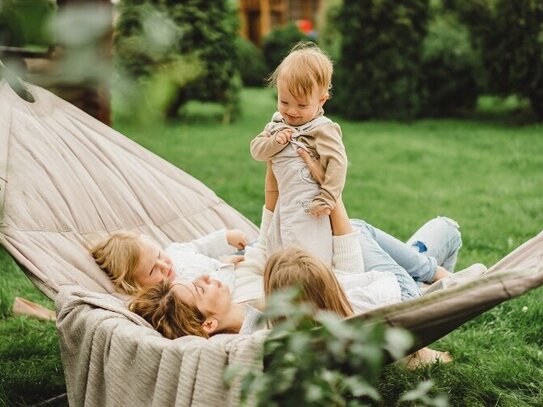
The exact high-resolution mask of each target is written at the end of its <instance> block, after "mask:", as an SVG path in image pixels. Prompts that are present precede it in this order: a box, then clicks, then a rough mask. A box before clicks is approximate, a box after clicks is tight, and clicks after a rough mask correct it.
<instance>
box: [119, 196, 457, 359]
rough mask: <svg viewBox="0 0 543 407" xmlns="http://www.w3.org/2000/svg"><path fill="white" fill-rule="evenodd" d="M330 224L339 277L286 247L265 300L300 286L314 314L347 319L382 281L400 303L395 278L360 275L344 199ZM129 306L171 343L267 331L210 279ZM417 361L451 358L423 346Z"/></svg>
mask: <svg viewBox="0 0 543 407" xmlns="http://www.w3.org/2000/svg"><path fill="white" fill-rule="evenodd" d="M330 220H331V222H332V228H333V231H334V239H333V245H334V251H333V253H334V254H333V261H334V264H335V266H336V270H335V274H334V273H333V272H332V271H331V270H330V269H329V268H328V267H327V266H326V265H324V263H323V262H322V261H321V260H319V259H318V258H316V257H315V256H313V255H311V254H309V253H307V252H305V251H303V250H301V249H295V248H287V249H284V250H281V251H278V252H276V253H274V254H273V255H271V256H270V258H269V260H268V261H267V263H266V266H265V271H264V276H263V279H264V290H265V293H266V296H268V295H270V294H271V293H272V292H274V291H275V290H277V289H280V288H284V287H286V286H291V285H299V286H301V288H302V300H305V301H307V302H309V303H311V304H313V305H314V306H315V309H316V310H317V309H323V310H329V311H332V312H335V313H337V314H338V315H339V316H341V317H349V316H352V315H355V314H356V313H359V312H360V304H361V303H363V302H364V301H366V300H367V298H368V297H369V298H374V295H375V293H374V292H373V290H374V289H375V288H376V287H373V286H372V284H375V281H378V282H379V283H381V282H383V283H384V284H383V286H382V287H377V289H378V290H379V289H383V290H384V292H382V295H383V298H382V301H383V302H384V303H387V302H394V301H396V302H397V301H400V293H399V290H400V288H399V285H398V283H397V281H396V280H395V278H394V276H393V275H392V274H390V273H378V272H374V273H376V274H381V275H384V276H386V279H384V280H380V279H379V278H377V279H375V277H373V278H371V277H370V278H368V277H366V276H367V275H368V274H369V273H367V272H363V271H356V270H357V266H358V265H360V264H361V263H362V252H361V250H360V245H359V242H358V236H357V235H358V234H359V232H357V231H355V230H354V229H353V227H352V225H351V223H350V221H349V219H348V218H347V214H346V211H345V208H344V206H343V203H342V201H341V200H339V201H338V205H337V206H336V207H335V208H334V210H333V211H332V213H331V214H330ZM353 268H354V270H353V271H349V269H353ZM370 273H371V272H370ZM366 278H368V280H367V281H365V280H364V279H366ZM387 290H388V293H390V292H396V298H393V297H391V296H389V294H387ZM367 291H369V293H368V292H367ZM129 307H130V309H131V310H132V311H133V312H135V313H137V314H139V315H140V316H142V317H143V318H144V319H146V320H147V321H148V322H149V323H150V324H151V325H152V326H153V327H154V328H155V329H156V330H158V331H159V332H160V333H161V334H162V335H163V336H165V337H167V338H170V339H175V338H178V337H181V336H185V335H197V336H203V337H206V338H207V337H209V336H211V335H214V334H217V333H240V334H250V333H252V332H254V331H256V330H257V329H260V328H263V326H261V322H260V318H259V316H260V315H261V313H260V312H259V311H257V310H256V309H254V308H252V307H251V306H249V305H247V304H239V303H235V302H233V301H232V299H231V295H230V291H229V290H228V288H227V287H226V286H224V285H222V284H221V283H220V282H219V281H217V280H213V279H211V278H210V277H209V276H202V277H199V278H197V279H196V280H194V281H191V282H187V281H181V282H174V283H168V282H166V281H164V282H161V283H159V284H156V285H154V286H151V287H149V288H147V289H145V290H143V291H141V292H139V293H138V295H137V296H136V297H135V298H134V299H133V300H132V302H131V303H130V306H129ZM419 359H424V360H425V361H434V360H436V359H437V360H441V361H449V360H450V355H448V354H447V353H444V352H438V351H433V350H430V349H427V348H425V349H424V350H422V352H421V356H419Z"/></svg>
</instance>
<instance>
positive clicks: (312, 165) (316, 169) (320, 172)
mask: <svg viewBox="0 0 543 407" xmlns="http://www.w3.org/2000/svg"><path fill="white" fill-rule="evenodd" d="M296 152H297V153H298V155H299V156H300V157H302V159H303V160H304V161H305V163H306V165H307V168H308V169H309V172H310V173H311V175H313V178H315V180H316V181H317V182H318V183H319V184H322V183H323V182H324V174H325V172H324V168H322V166H321V164H320V163H319V161H318V160H316V159H314V158H313V157H311V155H310V154H309V153H308V152H307V151H306V150H304V149H303V148H299V149H297V150H296Z"/></svg>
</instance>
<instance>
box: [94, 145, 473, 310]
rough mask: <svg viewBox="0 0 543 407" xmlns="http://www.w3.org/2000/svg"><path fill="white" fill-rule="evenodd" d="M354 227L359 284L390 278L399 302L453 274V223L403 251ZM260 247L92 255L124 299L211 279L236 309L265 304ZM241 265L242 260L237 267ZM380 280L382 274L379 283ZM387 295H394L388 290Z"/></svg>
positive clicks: (113, 246) (456, 244) (143, 248)
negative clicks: (168, 284)
mask: <svg viewBox="0 0 543 407" xmlns="http://www.w3.org/2000/svg"><path fill="white" fill-rule="evenodd" d="M304 153H305V152H303V150H302V153H301V154H300V155H301V156H302V157H303V158H304V160H305V161H306V163H307V164H308V167H309V169H310V170H311V173H312V174H313V176H314V177H315V178H316V179H317V180H320V179H322V176H323V171H322V169H321V168H319V167H318V165H316V162H315V161H313V160H312V159H311V158H310V157H309V155H307V154H304ZM269 174H271V171H270V172H269ZM266 182H267V185H266V190H267V191H269V190H273V189H274V186H273V185H271V186H270V185H269V183H270V182H273V178H272V177H270V176H267V177H266ZM269 195H270V194H268V193H266V204H265V207H264V210H263V216H262V223H261V236H264V235H265V233H266V230H267V225H268V224H269V220H270V218H271V213H272V211H273V209H274V206H275V201H274V200H273V198H270V197H269ZM352 225H353V227H354V228H355V230H357V231H359V232H360V233H359V235H358V240H359V244H360V245H361V249H362V255H363V259H364V262H363V264H364V266H363V267H362V266H359V267H360V268H358V269H357V271H361V270H364V271H373V272H372V273H369V274H368V275H367V276H366V277H365V278H370V277H371V276H372V275H374V274H375V273H374V272H390V273H392V274H394V276H395V277H396V279H397V282H398V284H399V285H400V292H401V299H402V300H406V299H410V298H415V297H418V296H419V295H420V292H419V289H418V286H417V282H421V281H427V282H433V281H434V280H435V279H436V275H441V276H443V275H446V274H448V273H449V271H451V272H452V271H453V269H454V266H455V263H456V258H457V253H458V250H459V249H460V247H461V245H462V242H461V238H460V232H459V231H458V226H457V225H456V223H455V222H454V221H452V220H449V219H447V218H443V217H438V218H435V219H432V220H430V221H429V222H427V223H426V224H425V225H424V226H423V227H421V228H420V229H419V230H418V231H417V232H416V233H415V234H414V235H413V237H412V238H411V239H409V241H408V243H407V244H406V243H403V242H401V241H399V240H398V239H396V238H394V237H392V236H390V235H388V234H386V233H385V232H382V231H380V230H379V229H377V228H374V227H373V226H371V225H369V224H367V223H365V222H363V221H359V220H353V221H352ZM263 241H264V239H259V241H258V242H257V244H256V245H254V246H248V247H247V248H246V253H245V257H244V258H243V257H240V256H234V257H232V256H230V257H223V256H225V255H226V254H228V253H231V252H232V250H233V248H232V247H231V246H234V247H237V248H240V247H243V246H245V244H246V242H245V238H244V236H243V235H242V234H241V232H239V231H236V230H232V231H225V230H222V231H218V232H215V233H213V234H211V235H209V236H206V237H204V238H201V239H197V240H195V241H193V242H189V243H173V244H172V245H170V246H168V248H166V250H165V251H163V250H161V248H160V247H159V246H158V244H157V243H156V242H153V241H152V240H151V239H150V238H148V237H145V236H143V235H137V234H133V233H127V232H120V233H116V234H113V235H111V236H110V237H109V238H107V239H106V240H104V241H103V242H101V243H99V244H97V245H96V246H95V247H94V248H93V249H91V253H92V255H93V257H94V258H95V260H96V262H97V263H98V265H99V266H100V267H101V268H102V269H103V270H105V271H106V272H107V273H108V275H109V276H110V278H111V279H112V280H113V282H114V284H115V286H116V287H117V288H119V289H121V290H123V291H125V292H126V293H128V294H134V293H135V292H137V291H138V290H139V289H142V288H145V287H146V286H149V285H151V284H153V283H156V282H158V281H161V280H163V279H168V280H170V281H174V280H175V279H176V278H180V279H183V280H192V279H195V278H196V277H198V276H201V275H205V274H209V275H211V277H212V278H213V279H215V280H218V281H220V282H221V283H222V284H224V285H226V286H228V287H230V289H231V290H232V289H233V294H232V299H233V300H234V301H235V302H245V301H249V300H255V299H260V298H262V297H263V284H262V277H261V276H262V273H263V268H264V264H265V262H266V248H265V247H264V245H263V244H262V243H261V242H263ZM414 248H415V249H417V250H414ZM418 249H424V250H423V253H419V250H418ZM242 259H244V260H245V261H243V262H240V261H241V260H242ZM442 266H444V267H442ZM234 268H235V271H234V273H232V269H234ZM445 268H446V269H445ZM384 276H386V275H385V274H383V273H381V274H380V277H382V278H384ZM411 276H413V277H411ZM234 277H235V278H234ZM384 293H387V290H385V291H384ZM389 294H390V295H391V296H394V292H392V291H391V292H390V293H389ZM383 295H384V294H383V293H378V296H377V298H374V299H373V300H372V299H370V303H367V304H366V305H367V306H366V307H365V308H360V309H357V310H358V311H365V310H368V309H371V308H375V307H376V306H381V305H384V303H383V300H386V301H388V302H390V297H387V298H382V297H383Z"/></svg>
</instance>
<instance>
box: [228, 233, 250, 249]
mask: <svg viewBox="0 0 543 407" xmlns="http://www.w3.org/2000/svg"><path fill="white" fill-rule="evenodd" d="M226 241H227V242H228V244H229V245H230V246H234V247H235V248H236V249H240V250H241V249H244V248H245V246H246V245H247V236H246V235H245V233H243V232H242V231H241V230H239V229H229V230H227V231H226Z"/></svg>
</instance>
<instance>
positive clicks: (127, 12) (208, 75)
mask: <svg viewBox="0 0 543 407" xmlns="http://www.w3.org/2000/svg"><path fill="white" fill-rule="evenodd" d="M236 31H237V14H236V10H235V8H234V7H233V6H232V4H231V1H229V0H221V1H213V2H208V1H203V0H191V1H185V2H182V3H180V2H176V1H171V2H169V1H160V0H147V1H141V0H124V1H123V2H121V8H120V18H119V23H118V28H117V37H116V51H117V54H118V57H119V58H118V59H119V62H120V65H121V67H122V68H123V69H124V70H125V71H126V72H129V73H130V74H132V75H134V76H135V77H137V78H141V77H145V76H148V75H150V74H151V73H152V72H155V71H156V68H157V67H159V66H161V65H163V64H168V63H170V62H172V61H179V57H182V58H183V57H187V56H190V57H194V58H197V59H198V60H199V61H200V62H201V65H202V70H201V71H200V75H197V76H195V77H194V78H193V79H192V80H191V81H190V82H188V83H186V84H185V85H184V86H183V87H180V88H178V89H177V91H176V93H175V95H174V97H173V98H172V100H171V102H170V104H169V106H168V108H167V112H166V114H167V116H168V117H170V118H173V117H175V116H176V115H177V113H178V110H179V108H180V107H181V106H182V105H183V104H184V103H186V102H187V101H188V100H200V101H205V102H221V103H222V104H223V105H224V106H225V118H230V117H233V116H235V115H236V114H237V113H238V112H239V107H240V106H239V103H240V102H239V92H240V89H241V80H240V77H239V71H238V69H237V61H236V55H237V54H236V47H235V39H236V38H237V32H236ZM182 58H181V59H182Z"/></svg>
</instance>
